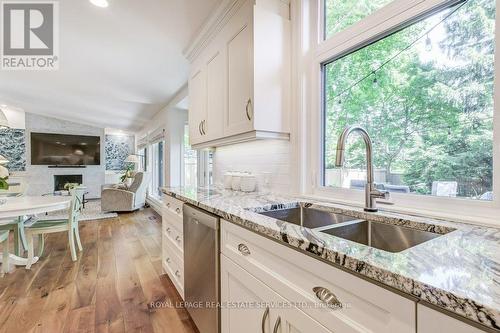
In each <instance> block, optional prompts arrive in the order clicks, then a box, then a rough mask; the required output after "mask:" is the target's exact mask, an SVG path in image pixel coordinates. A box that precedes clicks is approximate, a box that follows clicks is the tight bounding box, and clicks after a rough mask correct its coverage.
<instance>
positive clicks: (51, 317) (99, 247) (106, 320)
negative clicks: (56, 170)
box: [0, 209, 197, 333]
mask: <svg viewBox="0 0 500 333" xmlns="http://www.w3.org/2000/svg"><path fill="white" fill-rule="evenodd" d="M80 235H81V239H82V244H83V248H84V250H83V252H80V253H79V254H78V261H76V262H72V261H71V256H70V253H69V247H68V241H67V235H66V234H65V233H58V234H51V235H47V236H46V246H45V252H44V256H43V257H42V258H41V259H40V261H39V262H38V263H37V264H35V265H33V267H32V269H31V270H26V269H24V268H16V269H15V270H14V271H12V272H11V273H10V274H7V275H5V277H3V278H0V333H3V332H7V333H13V332H16V333H17V332H22V333H24V332H48V333H57V332H71V333H72V332H158V333H159V332H174V333H183V332H189V333H190V332H197V330H196V328H195V326H194V324H193V323H192V321H191V319H190V318H189V316H188V314H187V312H186V310H185V309H183V308H179V307H176V306H175V305H176V304H179V302H181V299H180V296H179V295H178V293H177V291H176V290H175V288H174V286H173V285H172V282H171V281H170V280H169V278H168V276H167V275H163V274H162V267H161V217H160V216H158V215H157V214H156V213H155V212H154V211H152V210H151V209H145V210H143V211H141V212H137V213H133V214H121V215H119V217H117V218H113V219H107V220H99V221H88V222H81V223H80ZM172 305H173V306H172Z"/></svg>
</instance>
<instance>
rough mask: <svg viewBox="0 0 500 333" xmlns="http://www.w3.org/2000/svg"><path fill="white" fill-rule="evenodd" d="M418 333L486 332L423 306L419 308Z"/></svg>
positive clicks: (420, 305)
mask: <svg viewBox="0 0 500 333" xmlns="http://www.w3.org/2000/svg"><path fill="white" fill-rule="evenodd" d="M417 317H418V322H417V327H418V331H417V332H418V333H436V332H439V333H481V332H484V331H482V330H480V329H478V328H475V327H473V326H471V325H469V324H466V323H464V322H462V321H460V320H458V319H455V318H452V317H450V316H447V315H445V314H442V313H441V312H438V311H436V310H433V309H431V308H429V307H426V306H424V305H422V304H419V305H418V307H417Z"/></svg>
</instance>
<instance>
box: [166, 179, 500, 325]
mask: <svg viewBox="0 0 500 333" xmlns="http://www.w3.org/2000/svg"><path fill="white" fill-rule="evenodd" d="M163 192H164V193H165V194H167V195H170V196H172V197H175V198H177V199H179V200H182V201H184V202H187V203H189V204H192V205H194V206H197V207H199V208H201V209H204V210H206V211H209V212H211V213H214V214H216V215H219V216H220V217H222V218H224V219H226V220H229V221H230V222H232V223H235V224H238V225H241V226H244V227H246V228H248V229H250V230H253V231H254V232H256V233H259V234H262V235H265V236H267V237H269V238H272V239H274V240H276V241H278V242H283V243H287V244H289V245H290V246H292V247H295V248H297V249H299V250H302V251H307V252H309V253H310V254H313V255H316V256H318V257H321V258H322V259H323V260H326V261H330V262H331V263H333V264H334V265H337V266H342V267H343V268H345V269H346V270H348V271H352V272H354V273H356V274H359V275H362V276H364V277H367V278H369V279H373V280H376V281H378V282H380V283H382V284H383V285H387V286H389V287H392V288H395V289H397V290H399V291H401V292H403V293H405V294H408V295H411V296H413V297H416V298H418V299H420V300H423V301H425V302H428V303H431V304H433V305H435V306H438V307H440V308H442V309H445V310H447V311H450V312H453V313H455V314H458V315H460V316H462V317H466V318H468V319H470V320H472V321H475V322H477V323H480V324H482V325H484V326H486V327H489V328H493V329H496V330H499V332H500V229H496V228H489V227H482V226H475V225H470V224H464V223H454V222H450V221H444V220H436V219H427V218H422V217H413V216H407V215H401V214H396V213H389V212H383V211H380V212H378V213H366V212H364V211H363V210H362V209H361V208H357V207H352V206H346V205H340V204H332V203H325V202H314V201H312V200H307V199H301V198H298V197H291V196H286V195H285V196H283V195H275V194H259V193H250V194H247V193H242V192H234V191H228V190H218V189H207V188H164V189H163ZM298 204H300V205H306V206H311V207H318V208H321V209H323V210H328V211H333V212H337V213H344V214H346V215H351V216H354V217H359V218H363V219H369V220H376V221H379V222H383V223H389V224H397V225H404V226H407V227H411V228H417V229H421V230H427V231H432V232H435V233H440V234H445V233H447V234H446V235H445V236H443V237H437V238H435V239H432V240H430V241H427V242H425V243H422V244H419V245H417V246H415V247H412V248H409V249H407V250H404V251H402V252H399V253H390V252H386V251H382V250H379V249H376V248H372V247H368V246H365V245H362V244H358V243H355V242H351V241H348V240H345V239H342V238H338V237H335V236H331V235H328V234H325V233H322V232H319V231H316V230H312V229H309V228H305V227H301V226H297V225H294V224H291V223H287V222H283V221H280V220H277V219H274V218H271V217H267V216H264V215H260V214H257V213H256V212H258V211H264V210H271V209H276V208H285V207H295V206H297V205H298ZM455 229H456V230H455ZM448 232H449V233H448Z"/></svg>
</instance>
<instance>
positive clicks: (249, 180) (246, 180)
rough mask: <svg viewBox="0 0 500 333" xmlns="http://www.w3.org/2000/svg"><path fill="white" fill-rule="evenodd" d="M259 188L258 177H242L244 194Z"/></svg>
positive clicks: (241, 184)
mask: <svg viewBox="0 0 500 333" xmlns="http://www.w3.org/2000/svg"><path fill="white" fill-rule="evenodd" d="M256 187H257V177H255V176H254V175H252V174H245V175H241V177H240V189H241V191H243V192H253V191H255V188H256Z"/></svg>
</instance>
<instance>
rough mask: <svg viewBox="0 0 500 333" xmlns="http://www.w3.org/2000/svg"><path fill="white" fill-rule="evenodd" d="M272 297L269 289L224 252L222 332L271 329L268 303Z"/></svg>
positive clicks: (252, 331) (222, 265) (242, 332)
mask: <svg viewBox="0 0 500 333" xmlns="http://www.w3.org/2000/svg"><path fill="white" fill-rule="evenodd" d="M272 298H273V297H272V293H271V290H270V289H269V288H267V287H266V286H265V285H263V284H262V283H261V282H260V281H259V280H257V279H256V278H254V277H253V276H251V275H250V274H248V273H247V272H245V271H244V270H243V269H241V268H240V267H239V266H237V265H236V264H235V263H234V262H233V261H232V260H231V259H228V258H227V257H226V256H224V255H221V301H222V305H223V306H222V310H221V323H222V325H221V326H222V327H221V330H222V333H234V332H238V333H260V332H262V331H264V332H271V320H270V318H269V315H270V313H269V312H270V310H268V308H267V307H266V306H267V303H270V302H271V299H272ZM263 328H264V329H263Z"/></svg>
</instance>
